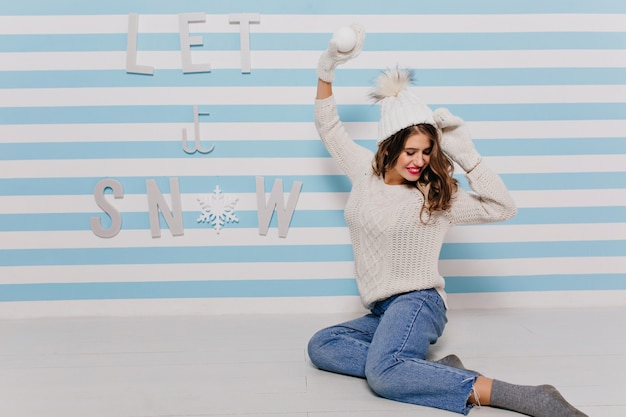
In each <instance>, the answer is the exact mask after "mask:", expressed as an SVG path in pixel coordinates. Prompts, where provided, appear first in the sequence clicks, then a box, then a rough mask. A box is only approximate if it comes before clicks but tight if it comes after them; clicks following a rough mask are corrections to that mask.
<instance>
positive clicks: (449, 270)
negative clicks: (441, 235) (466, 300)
mask: <svg viewBox="0 0 626 417" xmlns="http://www.w3.org/2000/svg"><path fill="white" fill-rule="evenodd" d="M625 265H626V257H623V256H622V257H619V256H615V257H575V258H526V259H464V260H445V261H440V262H439V272H440V273H441V275H443V276H444V277H452V276H462V277H463V276H472V277H474V276H476V277H481V276H485V277H498V276H501V277H503V279H506V276H510V275H583V274H623V273H624V268H625Z"/></svg>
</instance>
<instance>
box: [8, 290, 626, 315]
mask: <svg viewBox="0 0 626 417" xmlns="http://www.w3.org/2000/svg"><path fill="white" fill-rule="evenodd" d="M624 304H626V291H547V292H538V291H529V292H517V291H514V292H497V293H480V294H475V293H472V294H448V305H449V306H450V310H452V311H459V314H463V313H462V310H467V309H480V310H495V309H503V308H504V309H511V308H520V309H528V308H534V309H546V308H576V309H580V308H594V307H602V308H608V307H623V306H624ZM367 312H368V311H367V310H365V309H364V308H363V305H362V304H361V301H360V299H359V297H357V296H352V297H343V296H342V297H333V296H331V297H293V298H291V297H288V298H285V297H278V298H274V297H267V298H249V297H247V298H195V299H188V298H186V299H155V300H87V301H83V300H70V301H65V300H63V301H36V302H14V303H11V302H6V303H0V319H32V318H47V319H49V318H51V317H62V318H67V317H94V316H95V317H129V316H130V317H141V316H150V317H154V316H163V315H168V316H172V315H174V316H176V315H179V316H183V315H184V316H201V315H207V314H210V315H213V314H219V315H224V314H237V315H239V314H254V315H257V314H281V315H284V314H320V313H322V314H346V318H345V319H346V320H348V319H350V318H355V317H358V316H360V315H362V314H366V313H367Z"/></svg>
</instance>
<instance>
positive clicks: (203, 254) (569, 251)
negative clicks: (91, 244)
mask: <svg viewBox="0 0 626 417" xmlns="http://www.w3.org/2000/svg"><path fill="white" fill-rule="evenodd" d="M146 239H148V240H149V239H151V238H150V236H146ZM216 239H219V237H217V238H216ZM575 256H579V257H598V256H602V257H606V256H626V241H614V240H611V241H564V242H497V243H446V244H444V245H443V247H442V251H441V256H440V258H441V259H443V260H450V259H525V258H559V257H575ZM352 260H353V256H352V246H351V245H349V244H345V245H291V246H289V245H286V246H224V247H222V246H210V247H208V246H207V247H198V246H194V247H152V248H150V247H146V248H90V249H78V248H77V249H8V250H4V251H3V252H2V258H0V266H29V265H30V266H43V265H142V264H146V265H150V264H179V263H219V262H240V263H246V262H347V261H352Z"/></svg>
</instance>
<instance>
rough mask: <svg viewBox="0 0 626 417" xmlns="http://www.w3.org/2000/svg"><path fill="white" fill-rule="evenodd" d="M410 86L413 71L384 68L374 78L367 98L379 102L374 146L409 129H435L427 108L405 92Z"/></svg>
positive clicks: (407, 91)
mask: <svg viewBox="0 0 626 417" xmlns="http://www.w3.org/2000/svg"><path fill="white" fill-rule="evenodd" d="M412 83H413V71H411V70H409V69H400V68H390V69H386V70H384V71H383V72H382V73H381V74H380V75H379V76H378V78H376V82H375V86H374V88H373V89H372V91H371V92H370V97H371V98H372V99H373V100H375V101H376V102H378V103H380V122H379V124H378V140H377V142H378V143H380V142H382V141H383V140H385V139H387V138H388V137H390V136H392V135H393V134H395V133H397V132H399V131H400V130H402V129H404V128H407V127H409V126H413V125H417V124H420V123H427V124H431V125H433V126H436V124H435V120H434V118H433V111H432V110H431V109H430V107H428V106H427V105H426V104H425V103H424V102H423V101H422V100H420V99H419V98H418V97H417V96H415V95H414V94H412V93H411V92H410V91H409V86H410V85H411V84H412Z"/></svg>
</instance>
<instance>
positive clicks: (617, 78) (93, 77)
mask: <svg viewBox="0 0 626 417" xmlns="http://www.w3.org/2000/svg"><path fill="white" fill-rule="evenodd" d="M381 65H382V64H381ZM383 67H384V66H381V69H382V68H383ZM379 72H380V71H379V70H377V69H343V68H342V69H340V70H338V71H337V72H336V73H335V83H336V85H338V86H356V87H370V86H371V85H372V80H373V79H375V78H376V76H377V75H378V74H379ZM45 75H46V76H45V77H42V72H41V71H0V88H83V87H200V86H202V87H211V86H219V87H268V86H306V85H313V84H314V81H315V79H316V75H315V69H313V68H311V69H281V68H276V69H256V68H254V63H253V67H252V72H250V73H249V74H242V73H241V70H239V69H214V70H213V71H211V72H210V73H198V74H184V73H183V72H182V69H178V70H176V69H171V70H168V69H159V68H158V67H157V68H155V70H154V76H147V75H141V74H128V73H126V72H125V71H122V70H93V71H79V70H72V71H46V72H45ZM415 76H416V86H417V88H419V87H420V86H421V87H438V86H502V85H506V86H511V85H589V83H590V80H593V84H594V85H607V84H609V85H614V84H626V68H463V69H450V68H441V69H440V68H435V69H416V71H415Z"/></svg>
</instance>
